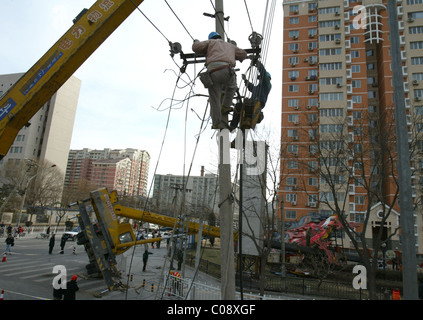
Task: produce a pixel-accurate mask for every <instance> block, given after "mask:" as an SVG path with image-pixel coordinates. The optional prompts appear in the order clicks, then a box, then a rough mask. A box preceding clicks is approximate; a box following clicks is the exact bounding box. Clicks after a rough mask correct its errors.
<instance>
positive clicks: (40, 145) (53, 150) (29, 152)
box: [0, 73, 81, 175]
mask: <svg viewBox="0 0 423 320" xmlns="http://www.w3.org/2000/svg"><path fill="white" fill-rule="evenodd" d="M22 76H23V73H15V74H6V75H1V76H0V96H2V95H3V94H4V93H6V92H7V90H9V88H10V87H12V86H13V84H14V83H15V82H16V81H18V80H19V78H20V77H22ZM80 87H81V81H80V80H79V79H78V78H76V77H73V76H72V77H70V78H69V79H68V81H66V82H65V83H64V84H63V86H62V87H61V88H60V89H59V90H58V91H57V92H56V93H55V94H54V95H53V96H52V97H51V98H50V100H48V101H47V103H45V104H44V105H43V106H42V107H41V108H40V110H39V111H38V112H37V113H36V114H35V115H34V116H33V117H32V118H31V120H30V121H29V126H25V127H23V128H22V129H21V130H20V131H19V133H18V135H17V136H16V139H15V142H14V143H13V145H12V146H11V148H10V150H9V152H8V153H7V155H6V156H5V157H4V158H3V159H2V160H1V161H0V166H1V165H3V164H5V163H6V162H8V161H16V162H17V161H21V160H22V159H33V160H38V161H43V160H47V161H49V162H51V163H53V164H55V165H56V167H57V168H58V169H60V170H61V172H62V173H63V175H64V174H65V172H66V164H67V159H68V153H69V149H70V144H71V139H72V132H73V126H74V122H75V114H76V108H77V105H78V99H79V91H80Z"/></svg>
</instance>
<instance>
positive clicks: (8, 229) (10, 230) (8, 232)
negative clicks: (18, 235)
mask: <svg viewBox="0 0 423 320" xmlns="http://www.w3.org/2000/svg"><path fill="white" fill-rule="evenodd" d="M7 234H12V225H11V224H9V226H8V227H7Z"/></svg>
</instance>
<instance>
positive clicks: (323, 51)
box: [319, 48, 342, 56]
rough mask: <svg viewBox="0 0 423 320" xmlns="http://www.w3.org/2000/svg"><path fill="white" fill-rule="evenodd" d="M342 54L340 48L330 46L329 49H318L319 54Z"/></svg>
mask: <svg viewBox="0 0 423 320" xmlns="http://www.w3.org/2000/svg"><path fill="white" fill-rule="evenodd" d="M340 54H342V49H341V48H331V49H320V50H319V55H321V56H334V55H340Z"/></svg>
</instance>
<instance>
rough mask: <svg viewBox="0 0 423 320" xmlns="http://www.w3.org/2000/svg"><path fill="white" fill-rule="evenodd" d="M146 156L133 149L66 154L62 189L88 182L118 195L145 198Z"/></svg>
mask: <svg viewBox="0 0 423 320" xmlns="http://www.w3.org/2000/svg"><path fill="white" fill-rule="evenodd" d="M149 165H150V154H149V153H148V152H147V151H145V150H137V149H130V148H128V149H123V150H121V149H117V150H113V149H108V148H106V149H103V150H91V149H88V148H84V149H82V150H70V152H69V158H68V165H67V169H66V178H65V185H66V186H67V187H72V186H76V185H77V184H78V182H79V181H89V182H91V183H92V184H94V185H96V186H98V187H106V188H107V189H108V190H109V191H111V190H116V191H117V192H118V194H120V195H131V196H146V195H147V182H148V170H149Z"/></svg>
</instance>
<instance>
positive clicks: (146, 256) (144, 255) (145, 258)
mask: <svg viewBox="0 0 423 320" xmlns="http://www.w3.org/2000/svg"><path fill="white" fill-rule="evenodd" d="M150 254H152V252H149V251H148V249H145V251H144V253H143V255H142V262H143V266H142V271H145V268H146V267H147V261H148V256H149V255H150Z"/></svg>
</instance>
